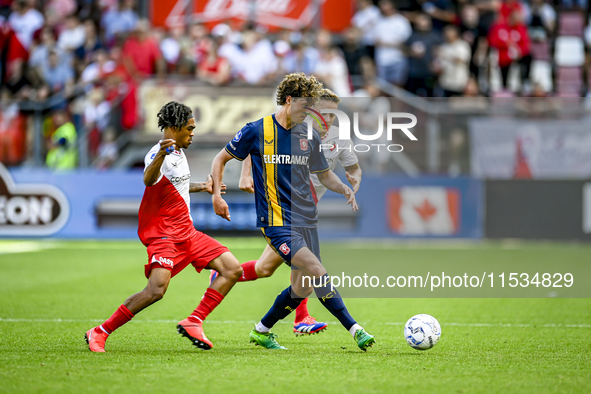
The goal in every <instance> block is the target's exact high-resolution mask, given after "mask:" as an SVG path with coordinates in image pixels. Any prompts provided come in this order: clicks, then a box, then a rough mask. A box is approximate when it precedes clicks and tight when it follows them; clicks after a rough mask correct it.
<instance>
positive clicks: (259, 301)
mask: <svg viewBox="0 0 591 394" xmlns="http://www.w3.org/2000/svg"><path fill="white" fill-rule="evenodd" d="M223 242H224V243H225V244H226V245H228V246H229V247H230V249H231V250H232V251H233V252H234V254H235V255H236V256H237V257H238V259H239V260H240V261H246V260H250V259H255V258H257V257H258V256H259V254H260V252H261V250H262V248H263V247H264V243H263V242H262V241H261V240H260V239H255V240H244V239H226V240H223ZM369 247H371V246H369V245H368V248H369ZM391 248H392V250H394V251H395V252H396V253H395V255H396V256H397V258H400V259H402V260H404V261H421V260H425V261H428V260H433V259H449V260H453V259H455V258H462V256H461V255H462V254H463V253H466V251H465V250H462V249H461V248H459V249H453V248H448V247H442V248H438V247H437V246H432V247H428V248H408V247H406V246H405V244H394V245H392V246H391ZM382 249H383V246H382ZM468 249H469V251H468V252H467V253H469V254H470V256H471V258H477V259H484V260H486V259H490V258H493V257H491V256H495V257H494V258H498V254H499V253H501V249H502V248H501V247H500V246H499V244H481V245H476V246H471V247H469V248H468ZM538 249H539V248H538V247H537V246H536V245H535V244H534V245H533V246H532V244H526V245H524V246H523V247H518V246H513V247H512V249H511V250H510V251H506V252H504V255H503V258H515V259H522V258H523V256H524V255H527V254H528V253H538V254H539V256H538V258H543V256H549V257H548V258H556V256H560V255H562V254H563V253H568V256H569V258H575V259H577V258H578V259H581V260H582V261H586V259H588V256H589V255H590V253H589V252H590V251H591V248H590V247H589V246H573V245H561V244H551V245H544V246H543V248H542V249H543V250H542V251H540V250H538ZM356 250H359V247H357V249H356ZM344 255H346V254H343V252H342V250H341V248H340V247H339V246H338V245H331V244H323V259H324V260H327V259H331V258H337V257H338V258H343V257H342V256H344ZM512 256H513V257H512ZM145 260H146V255H145V249H144V248H143V246H142V245H141V244H140V243H139V242H99V241H80V242H54V241H36V242H33V241H22V242H21V241H2V242H0V272H2V274H3V277H4V281H3V286H2V287H1V288H0V299H1V303H0V318H1V320H0V382H1V384H0V392H10V393H12V392H48V393H51V392H60V393H68V392H72V393H74V392H75V393H78V392H91V391H92V392H99V391H100V392H101V393H121V392H132V391H133V392H138V393H139V392H189V391H191V392H231V391H235V392H257V393H264V392H283V391H310V392H317V391H321V392H323V393H331V392H335V393H338V392H364V393H373V392H393V391H402V392H408V391H425V390H429V391H432V392H455V393H457V392H470V393H472V392H486V393H488V392H501V391H503V392H569V393H570V392H588V390H589V387H590V386H591V345H590V343H591V301H590V300H589V299H347V300H346V303H347V306H348V307H349V310H350V311H351V313H352V314H353V316H354V317H355V318H356V319H358V321H359V322H360V323H362V324H363V325H365V327H366V328H367V329H368V331H369V332H370V333H372V334H374V335H376V337H377V340H378V344H377V345H376V346H375V347H374V348H373V349H371V350H370V351H368V352H367V353H363V352H361V351H359V349H357V346H356V344H355V343H354V342H353V340H352V338H351V336H350V335H349V334H348V332H347V331H345V330H344V329H343V328H342V327H341V326H340V325H338V324H336V320H335V319H334V318H333V317H332V316H331V315H330V314H329V313H328V312H327V311H326V310H324V308H322V307H321V306H320V304H319V303H318V302H317V301H316V300H310V307H309V308H310V311H311V313H312V314H313V315H314V316H316V317H317V318H318V319H319V320H323V321H328V322H329V323H333V324H329V329H328V331H327V332H325V333H322V334H320V335H315V336H311V337H303V338H296V337H294V335H293V334H292V326H291V322H292V320H290V318H288V319H287V320H286V321H285V322H284V323H282V324H278V325H277V326H276V327H275V328H274V330H273V331H274V332H275V333H277V334H279V342H280V343H281V344H282V345H284V346H287V347H288V348H289V349H290V350H289V351H268V350H266V349H261V348H257V347H255V346H253V345H251V344H249V343H248V333H249V331H250V330H251V329H252V327H253V323H255V321H258V319H260V318H261V317H262V316H263V315H264V313H265V312H266V311H267V309H268V308H269V307H270V305H271V303H272V302H273V300H274V298H275V296H276V295H277V293H278V292H279V291H280V290H281V289H283V288H285V286H287V283H288V276H289V269H288V268H287V267H282V268H280V269H279V270H278V271H277V272H276V274H275V276H274V277H272V278H269V279H265V280H259V281H256V282H251V283H239V284H238V285H237V286H236V287H235V288H234V290H233V291H232V292H231V293H230V294H229V296H228V298H227V300H225V301H224V302H223V303H222V304H221V305H220V306H219V307H218V308H217V309H216V310H215V311H214V313H213V314H212V315H211V316H210V318H209V321H208V322H207V323H206V325H205V329H206V332H207V334H208V337H209V338H210V340H212V342H213V343H214V345H215V348H214V349H213V350H210V351H200V350H198V349H196V348H195V347H193V346H192V345H191V344H190V342H189V341H188V340H187V339H185V338H182V337H181V336H180V335H178V334H176V330H175V326H176V322H177V321H179V320H181V319H183V318H184V317H186V316H187V314H188V313H190V312H191V311H192V310H193V309H194V308H195V306H196V305H197V303H198V302H199V300H200V298H201V295H202V294H203V292H204V290H205V288H206V287H207V283H208V275H207V273H208V272H204V273H202V274H201V275H197V274H196V273H195V272H194V270H193V269H191V268H190V269H187V270H185V271H184V272H182V273H181V274H180V275H178V276H177V277H175V278H174V279H173V281H172V282H171V285H170V287H169V289H168V293H167V294H166V296H165V298H164V299H163V300H162V301H160V302H159V303H157V304H155V305H153V306H151V307H150V308H148V309H146V310H145V311H143V312H141V313H140V314H138V316H137V317H136V318H135V319H134V320H132V321H131V322H130V323H129V324H127V325H125V326H123V327H122V328H120V329H119V330H118V331H117V332H116V333H115V334H113V335H112V336H111V337H110V339H109V341H108V342H107V347H106V349H107V353H105V354H94V353H91V352H89V351H88V349H87V346H86V343H85V342H84V341H83V336H84V333H85V332H86V330H88V329H89V328H91V327H93V326H95V325H97V324H99V323H101V322H102V321H104V319H106V318H107V317H109V316H110V315H111V313H113V311H114V310H115V309H116V308H117V307H118V306H119V305H120V304H121V303H122V302H123V301H124V300H125V298H127V297H128V296H129V295H131V294H132V293H134V292H137V291H139V290H141V289H142V288H143V286H145V283H146V281H145V279H144V277H143V264H144V263H145ZM491 263H493V262H492V261H491ZM417 313H429V314H432V315H434V316H435V317H437V318H438V319H439V321H440V323H441V326H442V331H443V334H442V338H441V341H440V342H439V344H438V345H437V346H436V347H435V348H433V349H431V350H429V351H426V352H420V351H416V350H414V349H411V348H410V347H409V346H408V345H407V344H406V342H405V340H404V338H403V335H402V329H403V323H404V322H405V321H406V320H407V319H408V318H409V317H410V316H412V315H414V314H417ZM290 317H291V316H290Z"/></svg>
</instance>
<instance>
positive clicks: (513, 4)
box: [499, 0, 523, 20]
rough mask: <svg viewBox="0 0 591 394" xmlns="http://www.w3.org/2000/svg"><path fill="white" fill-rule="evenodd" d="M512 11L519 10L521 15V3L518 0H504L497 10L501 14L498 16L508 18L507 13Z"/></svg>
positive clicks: (509, 13)
mask: <svg viewBox="0 0 591 394" xmlns="http://www.w3.org/2000/svg"><path fill="white" fill-rule="evenodd" d="M513 11H519V12H520V13H521V15H523V5H522V4H521V2H520V1H519V0H505V1H504V2H503V3H502V4H501V9H500V10H499V13H500V14H501V15H500V18H501V19H505V20H508V19H509V15H511V13H512V12H513Z"/></svg>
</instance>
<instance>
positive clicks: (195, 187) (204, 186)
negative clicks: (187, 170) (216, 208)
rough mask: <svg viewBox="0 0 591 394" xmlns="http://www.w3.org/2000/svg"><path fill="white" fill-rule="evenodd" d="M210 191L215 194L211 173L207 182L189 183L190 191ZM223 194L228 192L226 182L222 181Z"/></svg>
mask: <svg viewBox="0 0 591 394" xmlns="http://www.w3.org/2000/svg"><path fill="white" fill-rule="evenodd" d="M199 192H208V193H209V194H213V178H212V176H211V174H209V175H208V176H207V179H206V180H205V182H191V183H190V184H189V193H199ZM221 194H226V184H225V183H224V182H222V186H221Z"/></svg>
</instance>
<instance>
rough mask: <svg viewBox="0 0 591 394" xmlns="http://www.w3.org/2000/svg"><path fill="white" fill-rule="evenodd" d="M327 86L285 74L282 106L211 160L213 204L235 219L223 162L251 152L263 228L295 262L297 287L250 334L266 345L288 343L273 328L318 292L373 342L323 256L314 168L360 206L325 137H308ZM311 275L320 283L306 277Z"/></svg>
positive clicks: (362, 343)
mask: <svg viewBox="0 0 591 394" xmlns="http://www.w3.org/2000/svg"><path fill="white" fill-rule="evenodd" d="M322 89H323V86H322V84H321V83H320V82H318V81H317V80H316V78H314V77H306V75H305V74H303V73H294V74H289V75H287V76H286V77H285V78H284V79H283V81H282V82H281V83H280V84H279V87H278V88H277V104H279V105H281V108H280V109H279V111H278V112H277V113H275V114H273V115H270V116H266V117H264V118H263V119H260V120H258V121H256V122H252V123H248V124H247V125H246V126H245V127H244V128H242V130H240V131H239V132H238V133H237V134H236V136H235V137H234V139H232V141H230V142H229V143H228V144H227V145H226V147H225V149H223V150H222V151H221V152H220V153H218V155H217V156H216V157H215V159H214V161H213V164H212V176H213V183H214V186H213V189H214V193H213V196H212V203H213V208H214V211H215V213H216V214H217V215H219V216H221V217H223V218H225V219H227V220H230V212H229V209H228V204H227V203H226V202H225V201H224V199H223V198H222V196H221V191H220V190H219V185H221V183H222V178H223V173H224V168H225V165H226V163H227V162H228V161H230V160H232V159H237V160H244V159H245V158H246V157H248V156H249V155H250V157H251V160H252V168H253V179H254V186H255V202H256V211H257V226H258V227H260V228H261V230H262V232H263V234H264V236H265V239H266V240H267V243H268V244H269V245H270V246H271V247H272V248H273V250H274V251H275V253H277V254H278V255H279V256H281V257H282V259H283V260H285V261H286V262H287V263H288V265H290V266H291V268H292V275H291V286H289V287H288V288H286V289H285V290H283V291H282V292H281V293H280V294H279V295H278V296H277V298H276V299H275V302H274V304H273V306H272V307H271V309H270V310H269V311H268V312H267V314H266V315H265V316H264V317H263V318H262V319H261V321H260V322H259V323H257V325H256V326H255V328H254V329H253V330H252V331H251V333H250V341H251V342H254V343H256V344H257V345H260V346H263V347H266V348H268V349H285V348H284V347H283V346H281V345H279V344H278V343H277V341H276V340H275V338H276V336H275V335H274V334H273V333H271V328H272V327H273V326H274V325H275V324H276V323H277V322H278V321H279V320H281V319H284V318H285V317H287V316H288V315H289V314H290V313H291V312H292V311H293V310H294V309H296V308H297V306H298V305H299V304H300V303H301V302H302V300H303V299H305V298H307V297H308V296H309V295H310V294H311V293H312V291H314V292H315V293H316V296H317V297H318V299H319V300H320V302H321V303H322V304H323V305H324V307H326V309H328V310H329V312H330V313H332V314H333V316H335V317H336V318H337V319H338V320H339V321H340V322H341V324H342V325H343V326H344V327H345V328H346V329H347V330H348V331H349V332H350V333H351V335H352V336H353V338H354V339H355V341H356V342H357V345H358V346H359V348H360V349H361V350H364V351H365V350H367V348H369V347H370V346H372V345H373V344H374V343H375V338H374V337H373V336H372V335H370V334H368V333H367V332H366V331H365V330H364V329H363V327H361V326H360V325H359V324H357V322H356V321H355V320H354V319H353V317H352V316H351V315H350V314H349V311H348V310H347V308H346V307H345V304H344V302H343V300H342V298H341V296H340V294H339V293H338V291H337V290H336V289H333V288H332V286H331V283H330V277H329V276H328V275H327V273H326V270H325V269H324V267H323V266H322V263H321V262H320V244H319V240H318V231H317V210H316V204H315V203H314V200H313V197H312V192H311V188H310V174H311V173H312V174H316V175H317V176H318V180H319V181H320V182H321V183H322V184H323V185H324V186H325V187H326V188H328V189H329V190H331V191H334V192H336V193H339V194H343V195H344V196H345V198H346V199H347V203H348V204H350V205H351V207H352V209H353V210H354V211H356V210H357V202H356V200H355V195H354V193H353V191H352V190H351V189H350V188H349V187H348V186H346V185H345V184H344V183H343V182H341V180H340V178H339V177H338V176H337V175H335V174H334V173H333V172H332V171H331V170H330V169H329V165H328V162H327V160H326V158H325V157H324V154H323V153H321V152H320V143H321V140H320V136H319V134H318V132H317V131H314V132H313V138H312V139H310V140H309V139H308V135H307V127H306V125H305V124H304V120H305V118H306V116H307V115H308V111H309V108H310V107H311V106H313V105H314V104H315V103H316V102H317V101H318V99H319V98H320V96H321V95H322ZM305 277H307V278H313V283H314V287H312V286H311V285H310V281H308V280H306V281H304V278H305Z"/></svg>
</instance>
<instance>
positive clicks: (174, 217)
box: [85, 101, 242, 352]
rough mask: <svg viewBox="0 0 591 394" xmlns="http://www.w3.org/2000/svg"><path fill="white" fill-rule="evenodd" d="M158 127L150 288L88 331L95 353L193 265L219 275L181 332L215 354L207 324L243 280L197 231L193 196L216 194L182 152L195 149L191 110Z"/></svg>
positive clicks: (150, 208)
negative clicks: (196, 180) (194, 172)
mask: <svg viewBox="0 0 591 394" xmlns="http://www.w3.org/2000/svg"><path fill="white" fill-rule="evenodd" d="M158 127H160V129H161V130H163V132H164V138H163V139H162V141H160V142H159V143H158V144H156V145H154V147H152V149H150V151H149V152H148V154H147V155H146V157H145V164H146V167H145V169H144V183H145V185H146V190H145V191H144V197H143V198H142V203H141V205H140V210H139V228H138V235H139V237H140V240H141V241H142V243H143V244H144V245H145V246H146V247H147V248H148V264H146V266H145V274H146V278H148V285H147V286H146V288H145V289H144V290H142V291H140V292H139V293H136V294H134V295H132V296H131V297H129V298H128V299H127V300H125V302H124V303H123V305H121V306H120V307H119V309H117V311H116V312H115V313H114V314H113V315H112V316H111V317H110V318H109V319H107V320H106V321H105V322H104V323H103V324H101V325H99V326H97V327H94V328H91V329H90V330H88V332H87V333H86V335H85V339H86V341H87V343H88V347H89V348H90V350H91V351H93V352H104V351H105V341H106V340H107V338H108V337H109V335H110V334H111V333H113V331H115V330H116V329H117V328H119V327H121V326H122V325H123V324H125V323H127V322H128V321H130V320H131V319H132V318H133V317H134V316H135V315H136V314H137V313H139V312H140V311H141V310H143V309H144V308H146V307H148V306H150V305H152V304H153V303H155V302H156V301H158V300H160V299H161V298H162V297H163V296H164V293H165V292H166V289H167V288H168V284H169V282H170V279H171V278H172V277H173V276H175V275H176V274H178V273H179V272H181V271H182V270H183V269H184V268H185V267H187V266H188V265H189V264H191V265H193V267H194V268H195V270H196V271H197V272H201V270H202V269H204V268H207V269H214V270H216V271H217V272H219V275H218V276H217V278H216V279H215V280H214V281H213V282H212V283H211V284H210V286H209V288H208V289H207V291H206V292H205V295H204V296H203V298H202V300H201V302H200V303H199V305H198V306H197V308H196V309H195V310H194V311H193V313H191V315H190V316H189V317H187V318H186V319H184V320H182V321H180V322H179V323H178V325H177V330H178V332H179V333H180V334H182V335H183V336H185V337H187V338H189V339H190V340H191V342H193V344H194V345H195V346H197V347H198V348H200V349H204V350H208V349H211V348H212V347H213V344H212V343H211V342H210V341H209V339H207V337H206V336H205V333H204V332H203V328H202V323H203V321H204V320H205V318H206V317H207V316H208V315H209V314H210V313H211V312H212V311H213V310H214V309H215V308H216V307H217V306H218V305H219V303H220V302H221V301H222V300H223V299H224V297H225V296H226V294H228V292H229V291H230V289H231V288H232V287H233V286H234V284H235V283H236V281H237V280H238V279H239V278H240V276H241V275H242V267H241V266H240V263H239V262H238V260H237V259H236V258H235V257H234V255H232V253H230V251H229V250H228V248H226V247H225V246H223V245H222V244H220V243H219V242H218V241H216V240H215V239H213V238H211V237H209V236H207V235H205V234H203V233H201V232H199V231H197V230H195V227H193V220H192V219H191V215H190V211H189V193H193V192H201V191H207V192H209V193H212V179H211V176H209V177H208V178H207V181H206V182H203V183H194V182H190V178H191V173H190V171H189V164H188V162H187V158H186V157H185V154H184V152H183V151H182V149H187V148H188V147H189V145H191V142H192V139H193V135H194V133H193V130H194V129H195V120H194V119H193V114H192V112H191V109H190V108H189V107H187V106H186V105H183V104H180V103H177V102H174V101H172V102H170V103H168V104H166V105H165V106H164V107H162V109H161V110H160V112H159V113H158ZM221 187H222V190H224V189H225V186H224V185H222V186H221Z"/></svg>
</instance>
